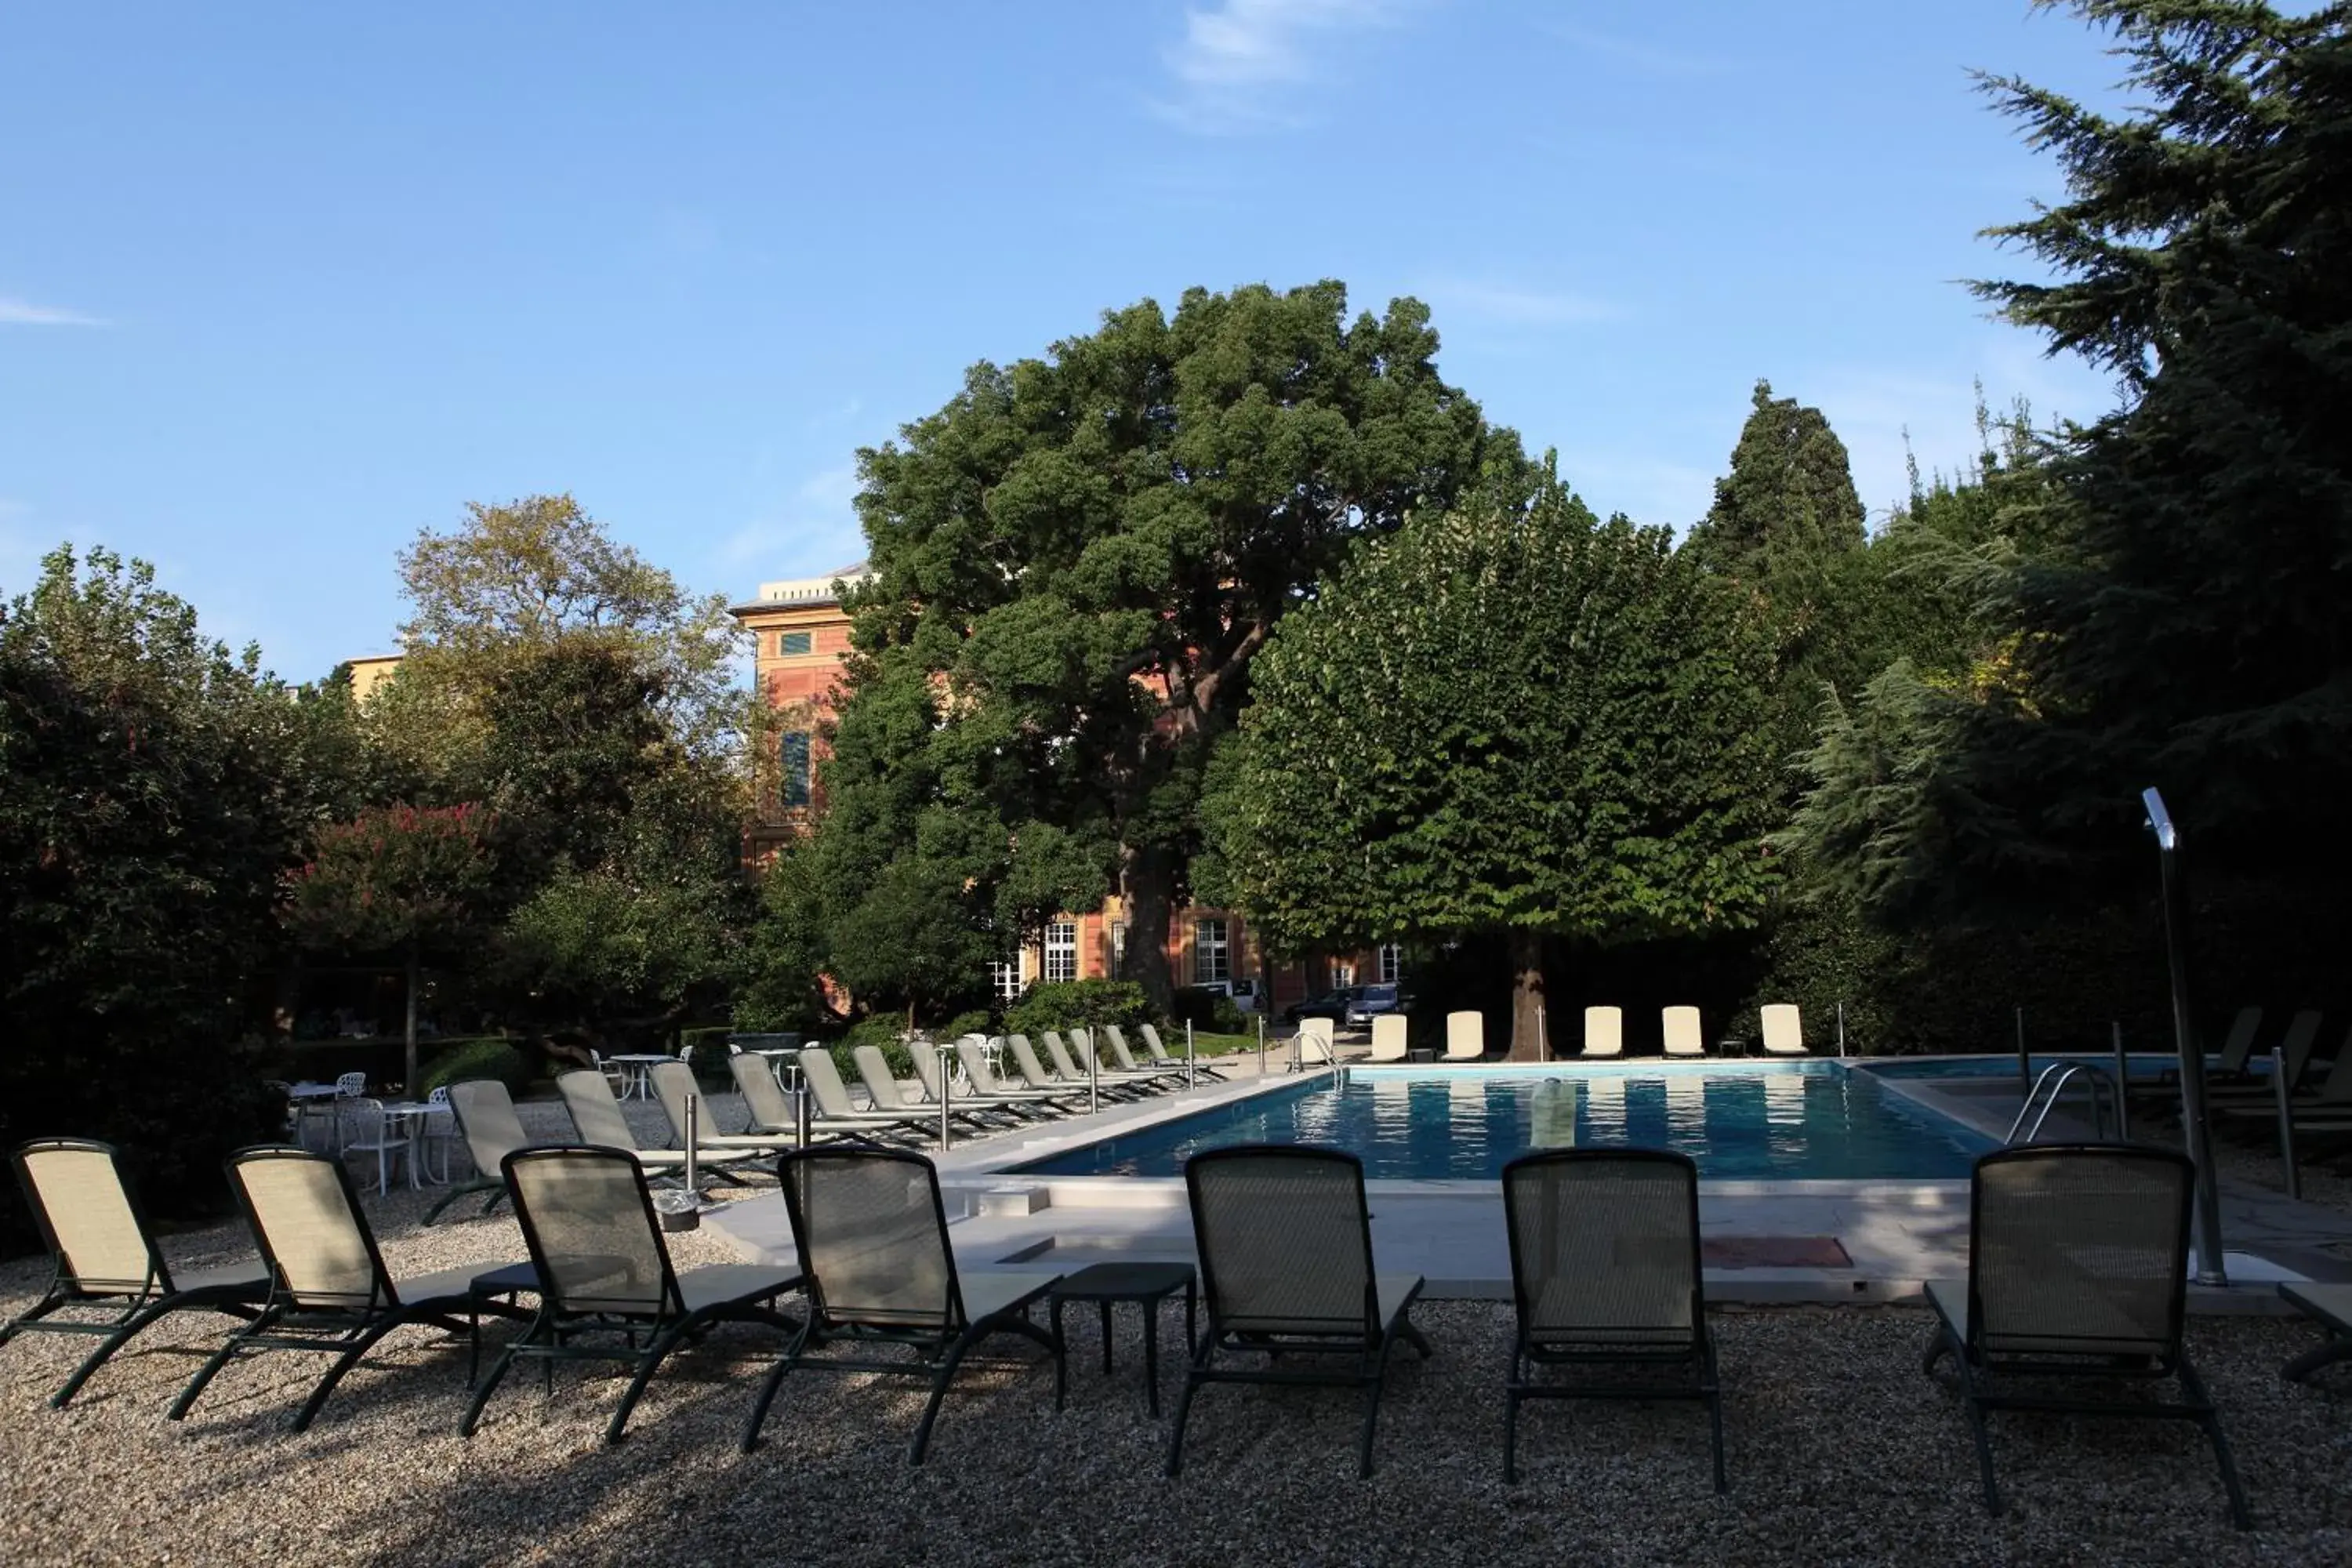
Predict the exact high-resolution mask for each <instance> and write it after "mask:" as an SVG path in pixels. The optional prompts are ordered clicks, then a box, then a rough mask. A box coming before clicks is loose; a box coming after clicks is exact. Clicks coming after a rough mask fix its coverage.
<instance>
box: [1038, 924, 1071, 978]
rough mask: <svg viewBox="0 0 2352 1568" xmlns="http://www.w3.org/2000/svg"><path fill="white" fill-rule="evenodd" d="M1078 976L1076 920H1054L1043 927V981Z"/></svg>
mask: <svg viewBox="0 0 2352 1568" xmlns="http://www.w3.org/2000/svg"><path fill="white" fill-rule="evenodd" d="M1077 977H1078V922H1077V921H1054V922H1053V923H1051V924H1050V925H1048V926H1046V928H1045V982H1046V984H1055V983H1056V982H1060V981H1066V980H1076V978H1077Z"/></svg>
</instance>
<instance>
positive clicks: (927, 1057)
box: [907, 1040, 1054, 1121]
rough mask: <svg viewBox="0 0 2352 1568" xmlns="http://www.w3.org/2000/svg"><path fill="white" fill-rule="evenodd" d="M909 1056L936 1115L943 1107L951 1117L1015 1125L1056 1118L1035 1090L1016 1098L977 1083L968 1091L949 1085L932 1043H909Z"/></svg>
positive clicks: (943, 1067) (1044, 1097) (1019, 1094)
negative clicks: (991, 1119)
mask: <svg viewBox="0 0 2352 1568" xmlns="http://www.w3.org/2000/svg"><path fill="white" fill-rule="evenodd" d="M907 1055H908V1057H910V1058H913V1060H914V1063H915V1076H916V1078H917V1079H919V1080H920V1081H921V1083H922V1086H923V1093H924V1095H925V1097H926V1099H927V1100H928V1102H929V1107H930V1110H931V1111H932V1113H933V1114H934V1115H936V1114H938V1111H939V1108H940V1106H941V1105H942V1104H944V1105H947V1106H949V1107H950V1108H951V1110H950V1114H951V1115H952V1114H955V1113H957V1112H961V1113H963V1114H966V1115H971V1116H974V1117H980V1116H997V1117H1002V1118H1004V1119H1005V1120H1007V1121H1027V1120H1030V1119H1032V1118H1045V1117H1050V1116H1052V1115H1053V1114H1054V1110H1053V1107H1051V1106H1050V1105H1048V1104H1047V1103H1046V1100H1047V1099H1048V1098H1049V1097H1047V1096H1045V1095H1041V1094H1039V1093H1038V1092H1037V1091H1036V1090H1035V1089H1022V1090H1021V1091H1019V1092H1018V1093H1015V1094H1002V1095H998V1094H991V1093H989V1092H988V1091H987V1090H986V1089H982V1088H981V1087H980V1086H979V1084H978V1082H977V1081H976V1080H975V1081H974V1082H973V1083H972V1084H971V1085H970V1086H969V1087H967V1088H963V1089H958V1088H957V1087H956V1086H955V1085H953V1084H951V1083H950V1082H948V1081H947V1075H948V1071H949V1068H948V1064H947V1063H945V1062H943V1061H941V1060H940V1051H939V1047H937V1046H934V1045H932V1044H931V1043H930V1042H929V1040H909V1041H908V1043H907ZM983 1065H985V1064H983Z"/></svg>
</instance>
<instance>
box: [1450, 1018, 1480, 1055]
mask: <svg viewBox="0 0 2352 1568" xmlns="http://www.w3.org/2000/svg"><path fill="white" fill-rule="evenodd" d="M1485 1055H1486V1015H1485V1014H1483V1013H1473V1012H1466V1011H1465V1012H1460V1013H1448V1014H1447V1015H1445V1059H1446V1060H1447V1061H1449V1062H1475V1061H1476V1060H1477V1059H1478V1058H1481V1057H1483V1056H1485Z"/></svg>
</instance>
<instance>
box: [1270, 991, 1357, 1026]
mask: <svg viewBox="0 0 2352 1568" xmlns="http://www.w3.org/2000/svg"><path fill="white" fill-rule="evenodd" d="M1362 990H1363V987H1362V986H1360V985H1342V986H1340V987H1339V989H1338V990H1336V991H1327V992H1325V993H1324V994H1322V995H1320V996H1311V997H1309V998H1307V1000H1306V1001H1304V1002H1293V1003H1292V1004H1291V1005H1289V1006H1287V1007H1285V1008H1284V1009H1283V1010H1282V1018H1283V1022H1285V1023H1286V1024H1296V1023H1298V1022H1300V1021H1301V1020H1302V1019H1307V1018H1328V1019H1330V1020H1331V1022H1333V1023H1334V1024H1340V1023H1345V1022H1346V1021H1347V1017H1348V1007H1349V1004H1350V1003H1352V1002H1354V1001H1355V999H1356V997H1357V994H1359V993H1360V992H1361V991H1362Z"/></svg>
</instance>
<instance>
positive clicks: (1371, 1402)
mask: <svg viewBox="0 0 2352 1568" xmlns="http://www.w3.org/2000/svg"><path fill="white" fill-rule="evenodd" d="M1399 1337H1400V1336H1399V1335H1396V1334H1388V1335H1384V1336H1383V1337H1382V1338H1381V1353H1380V1359H1379V1360H1378V1361H1377V1362H1375V1363H1373V1366H1372V1371H1371V1376H1370V1379H1369V1380H1368V1382H1367V1384H1366V1386H1365V1389H1364V1437H1363V1443H1362V1446H1361V1447H1360V1450H1359V1452H1358V1453H1357V1456H1356V1478H1357V1479H1359V1480H1366V1481H1369V1480H1370V1479H1372V1435H1373V1427H1374V1426H1375V1425H1376V1424H1377V1423H1378V1422H1379V1420H1380V1418H1381V1388H1382V1387H1383V1386H1384V1385H1385V1384H1387V1383H1388V1380H1389V1352H1391V1351H1393V1350H1395V1349H1396V1342H1397V1340H1398V1338H1399Z"/></svg>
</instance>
